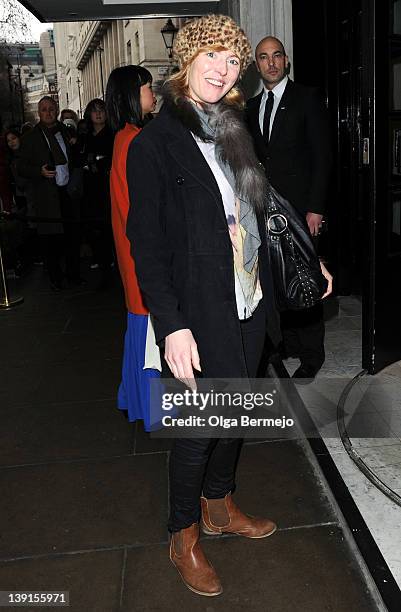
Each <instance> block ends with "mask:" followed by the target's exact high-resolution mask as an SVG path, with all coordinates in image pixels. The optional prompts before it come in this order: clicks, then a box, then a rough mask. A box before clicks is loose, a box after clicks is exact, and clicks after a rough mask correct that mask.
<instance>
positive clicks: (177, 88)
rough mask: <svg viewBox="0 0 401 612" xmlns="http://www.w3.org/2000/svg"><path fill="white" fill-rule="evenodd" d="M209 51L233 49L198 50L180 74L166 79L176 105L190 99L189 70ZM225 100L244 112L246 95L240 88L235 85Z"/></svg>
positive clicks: (212, 47) (183, 66) (214, 47)
mask: <svg viewBox="0 0 401 612" xmlns="http://www.w3.org/2000/svg"><path fill="white" fill-rule="evenodd" d="M207 51H231V49H227V48H226V47H224V46H222V45H210V46H207V47H202V48H201V49H197V50H196V52H195V54H194V55H193V57H191V59H189V60H188V61H187V62H185V63H184V64H183V65H182V67H181V69H180V70H179V71H178V72H176V73H175V74H173V75H171V76H170V77H169V78H168V79H166V81H165V83H166V84H168V86H169V90H170V92H171V93H172V95H173V100H174V103H175V104H177V102H178V100H179V99H180V98H190V95H189V70H190V68H191V64H192V62H193V61H194V60H195V59H196V58H197V57H198V55H200V54H201V53H206V52H207ZM233 53H234V52H233ZM234 55H235V53H234ZM223 99H224V101H225V103H226V104H229V105H230V106H234V107H236V108H238V109H240V110H242V109H243V108H244V106H245V99H244V95H243V93H242V91H241V90H240V89H239V87H237V86H236V85H234V87H232V88H231V89H230V91H228V92H227V93H226V94H225V96H224V97H223Z"/></svg>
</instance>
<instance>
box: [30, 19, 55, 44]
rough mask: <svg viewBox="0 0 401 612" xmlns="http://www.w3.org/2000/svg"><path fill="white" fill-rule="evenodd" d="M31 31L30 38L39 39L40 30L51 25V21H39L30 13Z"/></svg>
mask: <svg viewBox="0 0 401 612" xmlns="http://www.w3.org/2000/svg"><path fill="white" fill-rule="evenodd" d="M30 26H31V31H32V40H39V37H40V35H41V33H42V32H44V31H45V30H48V29H49V28H52V27H53V24H52V23H41V22H40V21H38V20H37V19H36V17H34V16H33V15H32V21H31V22H30Z"/></svg>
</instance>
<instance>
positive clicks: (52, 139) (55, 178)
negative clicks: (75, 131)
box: [18, 96, 80, 291]
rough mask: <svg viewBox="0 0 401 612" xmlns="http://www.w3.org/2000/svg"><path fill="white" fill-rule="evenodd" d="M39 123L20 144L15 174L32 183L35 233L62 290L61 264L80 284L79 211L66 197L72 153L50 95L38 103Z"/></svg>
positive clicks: (56, 286)
mask: <svg viewBox="0 0 401 612" xmlns="http://www.w3.org/2000/svg"><path fill="white" fill-rule="evenodd" d="M38 113H39V122H38V123H37V124H36V125H35V127H34V128H33V129H32V130H31V131H30V132H28V133H27V134H26V135H25V136H24V137H23V138H22V142H21V150H20V158H19V162H18V173H19V174H20V175H21V176H22V177H24V178H27V179H29V180H30V181H31V184H32V191H33V199H34V206H35V212H36V214H37V216H38V217H40V221H39V223H38V233H39V235H40V237H41V244H42V251H43V256H44V260H45V264H46V266H47V271H48V274H49V279H50V285H51V288H52V289H53V290H54V291H60V290H61V289H62V287H63V279H64V272H63V269H62V261H63V259H64V257H65V262H66V270H65V275H66V277H67V279H68V280H69V281H70V282H73V283H74V282H75V283H76V282H79V281H80V277H79V225H78V224H77V223H71V221H75V222H76V221H77V220H78V218H79V211H78V210H77V208H76V204H75V205H74V204H73V202H72V200H71V198H70V197H69V194H68V188H67V186H68V182H69V179H70V169H71V150H70V147H69V143H68V137H67V134H66V132H65V128H64V126H63V125H62V124H61V123H59V122H58V121H57V104H56V102H55V100H53V98H51V97H50V96H45V97H43V98H42V99H41V100H40V101H39V104H38Z"/></svg>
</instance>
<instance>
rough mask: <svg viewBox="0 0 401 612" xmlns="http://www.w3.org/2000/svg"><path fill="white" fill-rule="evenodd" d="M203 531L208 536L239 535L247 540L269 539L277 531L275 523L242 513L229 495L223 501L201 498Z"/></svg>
mask: <svg viewBox="0 0 401 612" xmlns="http://www.w3.org/2000/svg"><path fill="white" fill-rule="evenodd" d="M201 504H202V531H203V532H204V533H206V534H207V535H215V534H216V533H237V534H238V535H242V536H244V537H246V538H267V536H269V535H272V533H274V532H275V531H276V529H277V525H276V524H275V523H273V521H271V520H269V519H264V518H257V517H252V516H248V515H247V514H244V513H243V512H241V510H240V509H239V508H238V507H237V506H236V505H235V503H234V502H233V499H232V497H231V493H228V495H226V496H225V497H223V498H222V499H206V498H205V497H201Z"/></svg>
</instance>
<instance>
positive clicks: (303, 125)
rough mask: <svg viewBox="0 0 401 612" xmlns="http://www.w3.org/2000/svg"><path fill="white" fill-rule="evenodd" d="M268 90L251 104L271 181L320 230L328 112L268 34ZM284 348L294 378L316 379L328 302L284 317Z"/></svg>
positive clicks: (263, 49)
mask: <svg viewBox="0 0 401 612" xmlns="http://www.w3.org/2000/svg"><path fill="white" fill-rule="evenodd" d="M255 57H256V67H257V69H258V71H259V73H260V76H261V79H262V81H263V89H262V91H261V92H260V93H259V94H258V95H257V96H256V97H254V98H252V99H250V100H249V101H248V104H247V119H248V125H249V129H250V131H251V134H252V136H253V139H254V143H255V148H256V152H257V154H258V157H259V159H260V161H261V162H262V163H263V165H264V166H265V169H266V173H267V177H268V180H269V181H270V182H271V184H272V185H273V187H275V188H276V189H277V191H278V192H279V193H281V194H282V195H283V196H284V197H285V198H286V199H287V200H289V201H290V202H291V204H292V205H293V206H295V208H296V209H298V210H299V211H300V212H301V213H302V214H303V215H304V216H305V219H306V222H307V224H308V226H309V230H310V233H311V235H312V236H317V235H318V234H319V233H320V230H321V227H322V221H323V213H324V209H325V204H326V200H327V195H328V188H329V180H330V169H331V151H330V139H329V126H328V118H327V111H326V108H325V105H324V103H323V101H322V100H321V98H320V96H319V94H318V92H317V90H316V89H314V88H311V87H305V86H303V85H300V84H299V83H294V82H293V81H292V80H291V79H289V78H288V74H287V73H288V57H287V55H286V53H285V50H284V46H283V44H282V42H281V41H280V40H278V39H277V38H274V37H273V36H267V37H266V38H263V39H262V40H261V41H260V43H259V44H258V45H257V47H256V52H255ZM281 324H282V331H283V338H284V350H285V354H286V355H288V356H296V357H299V359H300V362H301V363H300V366H299V367H298V369H297V370H296V371H295V373H294V375H293V376H294V378H297V379H298V381H299V382H300V381H301V380H303V381H304V382H309V381H311V380H312V379H313V378H314V377H315V376H316V374H317V372H318V371H319V370H320V368H321V366H322V365H323V363H324V360H325V352H324V322H323V306H322V304H317V305H316V306H314V307H313V308H308V309H306V310H304V311H293V312H284V313H282V315H281Z"/></svg>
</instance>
